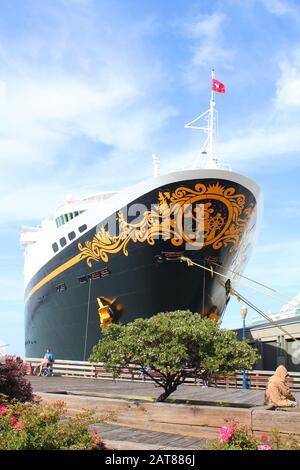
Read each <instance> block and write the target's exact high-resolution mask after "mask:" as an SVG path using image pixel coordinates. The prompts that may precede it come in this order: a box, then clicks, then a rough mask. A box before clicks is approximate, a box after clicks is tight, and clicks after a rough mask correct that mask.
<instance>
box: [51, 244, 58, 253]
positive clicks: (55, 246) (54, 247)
mask: <svg viewBox="0 0 300 470" xmlns="http://www.w3.org/2000/svg"><path fill="white" fill-rule="evenodd" d="M52 249H53V251H54V253H56V252H57V251H58V244H57V243H53V244H52Z"/></svg>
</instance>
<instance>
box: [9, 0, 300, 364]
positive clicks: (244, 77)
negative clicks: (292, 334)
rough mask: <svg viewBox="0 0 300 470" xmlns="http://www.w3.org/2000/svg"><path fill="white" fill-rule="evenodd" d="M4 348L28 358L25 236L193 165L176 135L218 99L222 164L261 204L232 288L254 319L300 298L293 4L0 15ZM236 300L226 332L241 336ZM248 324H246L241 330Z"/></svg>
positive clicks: (185, 139) (59, 5)
mask: <svg viewBox="0 0 300 470" xmlns="http://www.w3.org/2000/svg"><path fill="white" fill-rule="evenodd" d="M0 7H1V15H0V168H1V170H0V260H1V264H0V342H1V341H2V342H3V343H5V344H9V346H8V347H7V349H6V351H7V352H8V353H14V354H20V355H23V354H24V318H23V253H22V249H21V247H20V243H19V237H20V230H21V227H22V226H26V225H38V224H39V223H40V221H41V219H43V218H46V217H51V216H52V215H53V212H54V211H55V209H56V208H57V207H58V206H59V205H60V204H61V203H62V202H63V201H64V199H65V196H66V194H72V195H73V197H75V198H79V197H81V196H83V195H86V194H89V193H92V192H95V191H100V190H110V189H117V190H119V189H124V188H126V187H128V186H130V185H132V184H134V183H137V182H139V181H141V180H142V179H145V178H148V177H151V175H152V163H151V154H152V153H156V154H157V155H158V157H159V159H160V161H161V172H168V171H171V170H175V169H178V168H182V167H184V166H185V164H186V163H187V162H192V161H193V160H194V159H195V157H197V155H198V154H199V151H200V148H201V145H202V143H203V139H204V136H203V135H202V134H201V133H200V132H199V131H193V130H190V129H185V128H184V125H185V124H186V123H187V122H189V121H191V120H192V119H193V118H195V117H196V116H197V115H199V114H200V113H201V112H203V111H205V110H206V109H207V108H208V106H209V98H210V72H211V69H212V68H214V69H215V71H216V78H217V79H219V80H220V81H221V82H222V83H224V84H225V86H226V93H225V94H217V95H218V96H216V99H217V109H218V112H219V119H218V123H219V125H218V155H219V157H220V160H221V161H222V162H223V163H226V164H229V165H230V166H231V167H232V169H233V170H234V171H235V172H238V173H242V174H244V175H246V176H248V177H250V178H252V179H253V180H254V181H256V183H257V184H258V185H259V186H260V187H261V189H262V191H263V193H264V212H263V217H262V223H261V228H260V233H259V236H258V239H257V243H256V246H255V248H254V250H253V253H252V255H251V258H250V259H249V263H248V265H247V267H246V270H245V272H244V274H245V275H246V276H249V277H251V278H254V279H256V280H258V281H260V282H262V283H264V284H267V285H269V286H272V287H273V288H275V289H276V290H279V291H280V292H281V293H282V294H281V297H280V300H278V299H274V298H271V297H268V296H266V295H262V294H260V293H258V292H256V291H253V290H251V289H249V287H247V286H246V284H245V283H241V285H240V288H239V290H240V291H241V292H242V293H243V294H244V295H245V296H246V297H248V298H250V299H251V300H252V302H253V303H255V304H256V305H258V306H259V307H260V308H261V309H262V310H263V311H265V312H268V311H270V310H272V311H273V312H276V311H278V310H279V309H280V308H281V306H282V304H283V303H284V301H285V300H288V299H291V298H292V297H293V296H295V295H296V294H297V293H298V292H299V291H300V288H299V287H300V286H299V279H300V255H299V252H300V235H299V230H300V222H299V216H300V198H299V187H300V178H299V176H300V160H299V155H300V131H299V128H300V127H299V125H300V113H299V111H300V2H298V1H296V0H295V1H293V0H246V1H245V0H220V1H219V0H207V1H206V0H196V1H193V0H190V1H189V2H186V1H184V0H163V1H161V0H152V1H151V2H149V1H148V0H43V1H40V0H0ZM240 308H241V304H240V303H239V302H238V301H237V300H236V299H234V298H232V299H231V301H230V304H229V306H228V308H227V310H226V313H225V317H224V322H223V326H225V327H226V328H237V327H239V326H240V325H241V317H240ZM254 317H257V314H256V313H255V312H252V311H250V310H249V311H248V317H247V321H248V322H251V319H252V318H254Z"/></svg>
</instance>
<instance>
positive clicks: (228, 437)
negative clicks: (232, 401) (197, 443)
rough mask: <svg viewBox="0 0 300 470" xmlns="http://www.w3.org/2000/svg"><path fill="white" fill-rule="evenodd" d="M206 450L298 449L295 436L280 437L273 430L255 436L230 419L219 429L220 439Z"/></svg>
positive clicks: (299, 444)
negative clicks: (267, 433) (269, 432)
mask: <svg viewBox="0 0 300 470" xmlns="http://www.w3.org/2000/svg"><path fill="white" fill-rule="evenodd" d="M208 450H300V442H299V440H298V439H297V437H296V436H294V435H292V434H289V435H288V436H285V437H282V436H280V434H279V432H278V431H276V430H274V431H272V433H271V436H267V435H265V434H263V435H261V436H260V437H259V438H256V437H255V436H254V435H253V434H252V432H251V430H250V429H248V428H247V427H246V426H240V427H239V426H238V423H237V421H232V422H231V423H229V424H228V425H226V426H222V427H221V429H220V439H219V440H218V441H215V442H213V443H211V444H210V445H209V446H208Z"/></svg>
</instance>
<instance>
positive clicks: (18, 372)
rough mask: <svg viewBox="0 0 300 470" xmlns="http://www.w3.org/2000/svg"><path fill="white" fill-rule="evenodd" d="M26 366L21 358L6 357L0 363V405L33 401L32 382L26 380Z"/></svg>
mask: <svg viewBox="0 0 300 470" xmlns="http://www.w3.org/2000/svg"><path fill="white" fill-rule="evenodd" d="M26 371H27V368H26V365H25V364H24V362H23V361H22V359H21V358H19V357H15V356H5V359H4V361H3V362H0V405H3V404H5V403H6V402H7V401H9V400H18V401H20V402H23V403H24V402H26V401H33V400H34V397H33V393H32V387H31V384H30V382H29V381H28V380H27V379H26V377H25V375H26Z"/></svg>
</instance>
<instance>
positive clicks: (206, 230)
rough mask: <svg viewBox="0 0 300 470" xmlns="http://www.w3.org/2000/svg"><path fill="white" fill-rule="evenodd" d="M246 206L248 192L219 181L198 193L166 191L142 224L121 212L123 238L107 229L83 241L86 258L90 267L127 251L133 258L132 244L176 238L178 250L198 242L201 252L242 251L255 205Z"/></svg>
mask: <svg viewBox="0 0 300 470" xmlns="http://www.w3.org/2000/svg"><path fill="white" fill-rule="evenodd" d="M245 203H246V198H245V195H244V194H236V189H235V188H233V187H228V188H226V187H225V186H223V185H221V184H220V183H219V182H217V183H215V184H209V185H208V186H206V185H205V184H204V183H198V184H196V185H195V187H194V188H193V189H192V188H188V187H185V186H180V187H178V188H177V189H176V190H175V191H174V192H172V193H171V192H169V191H166V192H163V191H161V192H159V195H158V203H157V204H155V205H154V206H153V207H151V210H146V211H145V212H144V213H143V214H142V217H141V218H140V219H139V221H138V222H135V223H129V222H128V221H127V220H126V219H125V217H124V214H123V212H122V211H119V212H118V214H117V221H118V224H119V234H118V235H116V236H111V235H110V234H109V232H108V231H107V230H105V228H104V227H103V226H102V227H101V229H100V230H99V232H98V233H96V235H95V236H94V237H93V239H92V240H91V241H86V242H85V244H84V245H82V244H81V243H79V244H78V249H79V252H80V254H81V259H86V262H87V264H88V266H90V267H91V266H92V263H93V261H101V260H102V261H103V262H105V263H107V262H108V261H109V255H112V254H116V253H119V252H123V254H124V255H125V256H128V249H127V246H128V243H129V242H130V241H132V242H134V243H145V242H146V243H148V244H149V245H154V244H155V240H156V239H158V238H161V239H163V240H170V242H171V243H172V245H174V246H181V245H182V244H183V243H185V242H187V243H193V244H194V246H195V247H196V248H199V249H200V248H202V247H203V246H208V245H210V246H212V248H213V249H214V250H219V249H220V248H222V247H223V246H225V247H226V246H228V245H229V244H230V245H231V247H230V252H233V251H235V250H237V249H238V246H239V241H240V239H241V237H242V235H243V233H244V230H245V227H246V225H247V223H248V220H249V218H250V217H251V213H252V209H253V204H250V205H249V206H248V207H245ZM197 204H198V206H197ZM200 204H201V206H199V205H200ZM199 207H201V208H199ZM199 211H200V212H199ZM186 220H189V221H190V224H188V226H189V227H190V228H186V226H185V224H184V223H183V221H186ZM199 220H200V221H201V224H200V227H199V226H197V222H199ZM193 225H194V226H195V225H196V226H197V230H198V231H197V230H196V234H195V230H194V231H192V230H191V227H192V226H193Z"/></svg>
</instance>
